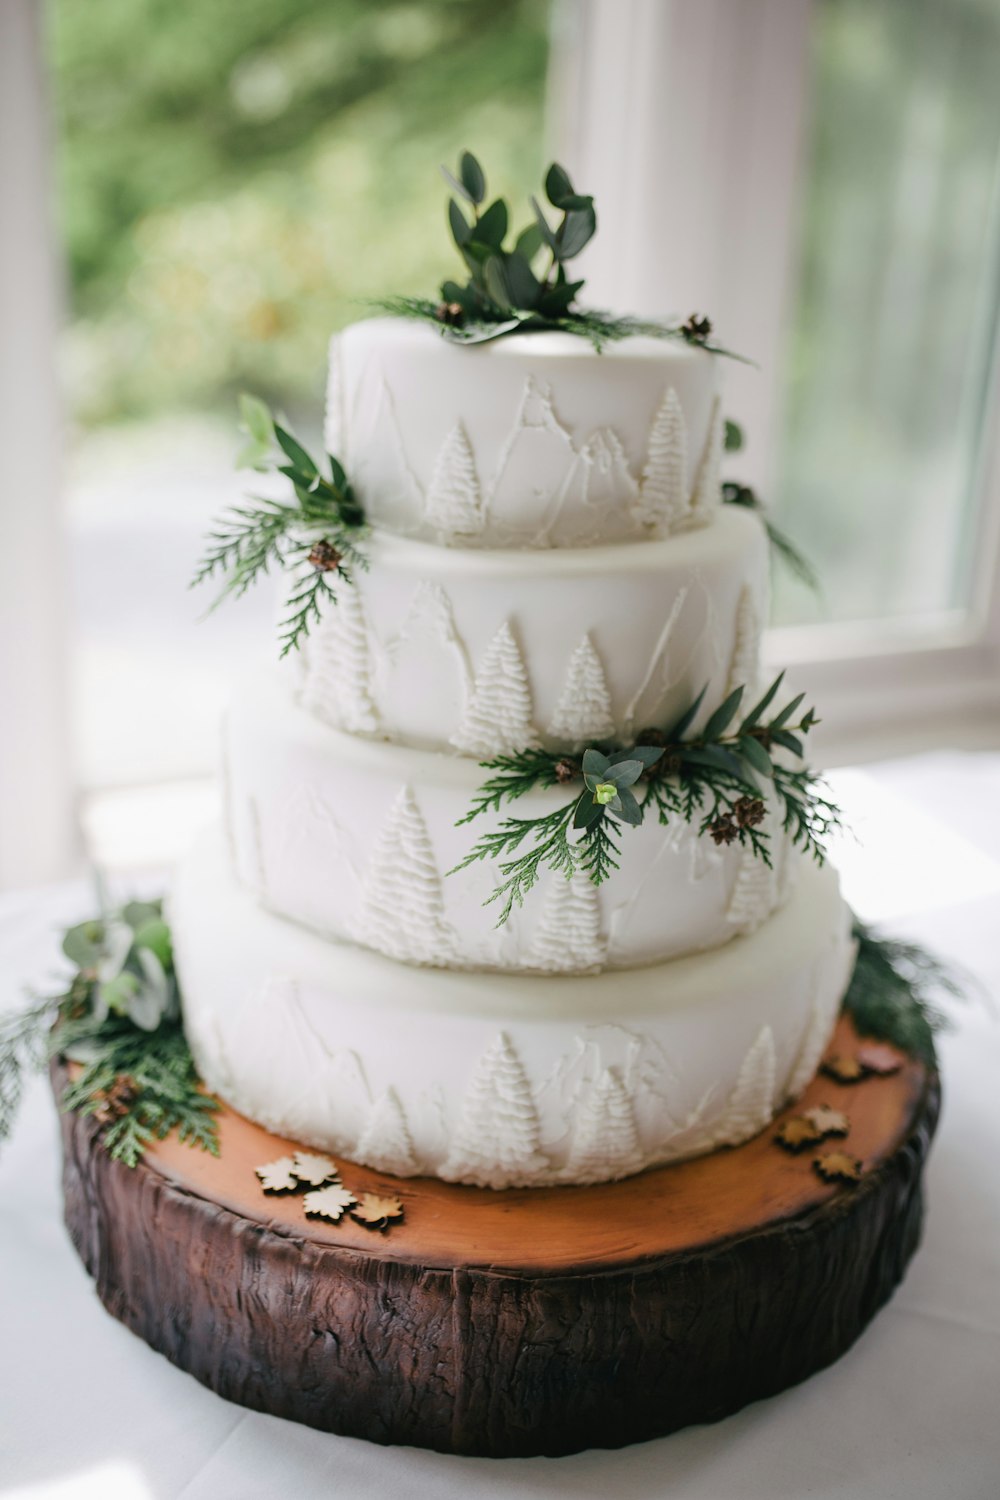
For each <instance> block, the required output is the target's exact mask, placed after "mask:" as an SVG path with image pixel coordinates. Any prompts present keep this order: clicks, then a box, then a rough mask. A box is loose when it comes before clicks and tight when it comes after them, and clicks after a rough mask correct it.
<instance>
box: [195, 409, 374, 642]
mask: <svg viewBox="0 0 1000 1500" xmlns="http://www.w3.org/2000/svg"><path fill="white" fill-rule="evenodd" d="M240 414H241V417H242V424H241V425H242V430H243V432H244V433H245V435H246V442H245V444H244V447H243V449H242V451H241V453H240V455H239V458H238V460H237V464H238V467H240V468H250V469H254V470H255V471H256V472H257V473H259V474H267V473H276V474H281V475H283V476H284V477H285V478H286V479H287V480H288V481H289V483H290V485H291V488H292V492H293V495H294V497H295V498H294V503H291V502H289V501H278V500H271V499H265V498H263V497H262V496H258V495H255V496H250V497H249V498H248V501H247V503H246V504H245V505H240V506H234V507H232V508H231V509H230V510H228V511H226V512H225V513H224V514H223V515H222V516H221V517H220V519H219V520H218V522H217V523H216V526H215V529H214V530H213V531H212V532H211V533H210V534H209V536H208V547H207V550H206V552H205V555H204V557H203V558H202V561H201V563H200V564H199V566H198V569H197V571H196V573H195V575H194V578H193V579H192V580H191V585H192V587H194V586H195V585H197V584H200V583H205V582H206V581H207V580H209V579H212V578H217V577H220V576H221V577H223V578H224V583H223V587H222V591H221V593H220V594H219V596H218V598H217V599H216V600H215V603H214V604H213V605H212V606H211V607H212V609H216V608H217V607H218V605H219V604H221V603H222V601H223V600H224V599H227V598H230V597H233V598H236V599H238V598H240V597H241V596H242V595H243V594H245V593H246V592H247V590H248V589H249V588H250V587H251V586H252V585H253V584H255V583H256V582H257V581H258V579H260V578H261V577H263V576H264V574H266V573H267V572H268V571H269V569H270V568H271V566H272V564H273V565H274V566H276V567H279V568H284V569H286V570H287V571H288V572H289V573H290V575H291V579H292V582H291V587H290V590H289V594H288V599H287V601H286V615H285V618H284V619H283V621H282V622H281V626H280V630H279V635H280V640H281V655H282V656H287V655H288V653H289V652H290V651H293V650H295V649H297V648H298V646H299V645H300V644H301V642H302V640H303V639H304V638H305V637H306V636H307V635H308V634H309V631H310V628H311V627H312V626H313V625H315V624H317V623H318V622H319V620H320V618H321V616H322V611H323V606H324V605H325V604H331V605H332V604H336V602H337V594H336V587H335V585H334V583H333V582H332V579H333V578H334V577H336V579H337V580H338V582H341V583H344V584H347V585H350V584H351V583H352V581H353V569H354V568H366V567H367V566H368V564H367V559H366V558H365V555H364V553H363V551H362V550H361V549H360V547H359V542H360V541H361V540H362V539H363V536H364V527H365V517H364V511H363V510H362V507H361V505H360V503H359V501H358V499H357V497H356V495H355V494H354V491H353V489H352V487H351V485H350V483H349V481H348V478H347V475H346V474H345V472H344V468H343V465H342V464H341V463H340V462H339V460H338V459H337V458H335V457H334V455H333V454H332V453H328V454H327V455H326V472H324V470H323V467H322V466H321V464H319V463H317V462H316V460H315V459H313V458H312V456H311V455H310V454H309V453H308V452H307V451H306V449H305V448H304V447H303V446H302V444H301V443H300V442H299V441H298V439H297V438H295V437H294V436H293V435H292V433H291V432H289V430H288V428H287V427H285V426H284V425H283V424H282V423H280V422H278V421H277V420H276V419H275V418H274V417H273V416H272V414H271V412H270V411H269V409H268V408H267V406H266V405H265V404H264V402H263V401H259V400H258V399H257V398H256V397H254V396H247V395H244V396H241V397H240Z"/></svg>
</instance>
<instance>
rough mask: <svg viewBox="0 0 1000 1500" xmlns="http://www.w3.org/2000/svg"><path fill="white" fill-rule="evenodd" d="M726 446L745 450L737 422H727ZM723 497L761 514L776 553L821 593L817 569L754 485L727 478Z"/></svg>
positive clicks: (730, 450) (734, 450)
mask: <svg viewBox="0 0 1000 1500" xmlns="http://www.w3.org/2000/svg"><path fill="white" fill-rule="evenodd" d="M724 446H725V450H726V452H727V453H740V452H741V451H742V449H743V429H742V427H740V425H739V423H738V422H732V421H727V422H726V429H725V439H724ZM722 501H723V504H724V505H738V506H740V507H741V509H743V510H749V511H752V512H753V514H754V515H755V516H758V517H759V519H760V520H761V522H762V523H763V526H764V530H765V531H766V532H767V539H768V542H769V543H770V545H771V549H772V551H773V552H774V554H775V556H776V557H778V558H780V559H781V561H782V562H783V563H784V564H785V566H786V567H787V568H788V569H789V571H790V572H791V573H792V574H793V575H794V576H795V577H796V578H797V579H798V580H799V582H800V583H803V584H805V586H806V588H808V589H811V590H812V591H813V593H819V591H820V583H819V576H818V574H817V572H816V569H815V568H814V567H813V565H812V563H811V562H810V561H809V559H808V558H807V557H805V556H803V554H802V553H801V552H800V551H799V549H798V547H796V545H795V543H794V542H793V541H792V539H791V537H790V536H789V535H788V534H787V532H784V531H782V530H780V528H779V527H777V526H775V524H774V522H773V521H772V520H771V518H770V516H769V515H768V513H767V506H766V505H765V504H764V502H763V500H761V499H760V497H759V496H758V494H757V492H756V490H754V489H751V487H750V486H749V485H748V484H738V483H736V482H735V481H733V480H729V479H727V480H725V481H724V482H723V485H722Z"/></svg>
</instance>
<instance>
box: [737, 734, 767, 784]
mask: <svg viewBox="0 0 1000 1500" xmlns="http://www.w3.org/2000/svg"><path fill="white" fill-rule="evenodd" d="M738 743H739V751H740V754H741V755H742V757H743V759H744V760H745V761H747V762H748V763H749V764H750V765H751V766H753V768H754V770H755V771H757V772H758V774H759V775H761V776H766V777H768V779H770V778H771V777H772V776H773V775H774V767H773V766H772V765H771V757H770V756H769V755H768V753H767V751H766V750H765V749H764V746H763V745H762V744H761V742H760V740H755V739H754V737H753V735H750V734H746V735H743V736H741V738H740V740H739V742H738Z"/></svg>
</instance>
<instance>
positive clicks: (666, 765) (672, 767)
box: [655, 750, 684, 776]
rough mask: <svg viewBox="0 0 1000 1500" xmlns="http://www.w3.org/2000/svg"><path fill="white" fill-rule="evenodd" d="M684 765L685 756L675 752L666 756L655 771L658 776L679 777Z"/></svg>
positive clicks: (657, 764) (658, 762)
mask: <svg viewBox="0 0 1000 1500" xmlns="http://www.w3.org/2000/svg"><path fill="white" fill-rule="evenodd" d="M683 765H684V758H683V756H681V755H678V753H677V751H676V750H673V751H671V753H670V754H669V755H664V757H663V758H662V760H659V761H657V763H656V767H655V769H656V773H657V775H658V776H679V775H680V774H681V768H682V766H683Z"/></svg>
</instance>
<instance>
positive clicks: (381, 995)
mask: <svg viewBox="0 0 1000 1500" xmlns="http://www.w3.org/2000/svg"><path fill="white" fill-rule="evenodd" d="M171 915H172V922H173V928H174V932H175V935H176V942H177V958H178V963H179V965H180V968H181V972H182V973H183V976H184V993H185V1025H186V1028H187V1032H188V1037H189V1039H190V1042H191V1046H192V1049H193V1052H194V1055H195V1059H196V1061H197V1064H198V1067H199V1070H200V1072H201V1073H202V1075H203V1077H204V1078H205V1081H206V1083H207V1084H208V1086H209V1087H210V1088H212V1089H214V1090H216V1091H217V1092H218V1093H219V1094H221V1095H222V1096H223V1097H224V1098H225V1099H227V1100H228V1101H229V1102H230V1103H231V1104H233V1105H234V1106H235V1108H237V1109H238V1110H241V1111H242V1112H243V1113H245V1114H248V1115H249V1116H251V1118H253V1119H256V1120H259V1121H261V1122H262V1123H263V1124H264V1125H266V1126H267V1127H268V1128H269V1129H272V1130H275V1131H278V1132H279V1133H281V1134H285V1135H291V1136H293V1137H294V1138H295V1139H299V1140H302V1141H305V1142H308V1143H311V1144H313V1145H316V1146H320V1147H323V1148H325V1149H327V1150H331V1151H334V1152H340V1153H343V1154H344V1155H346V1156H348V1157H350V1158H352V1159H354V1160H358V1161H362V1162H364V1163H366V1164H367V1165H371V1166H375V1167H378V1168H379V1169H381V1170H383V1171H388V1172H394V1173H397V1174H399V1175H401V1176H409V1175H413V1174H415V1173H436V1174H437V1175H439V1176H442V1177H445V1178H448V1179H452V1180H456V1181H463V1182H475V1183H480V1184H482V1185H485V1186H489V1187H495V1188H500V1187H511V1186H530V1185H535V1184H540V1183H550V1182H596V1181H603V1180H605V1179H608V1178H614V1177H621V1176H626V1175H628V1174H629V1173H630V1172H635V1171H638V1170H640V1169H641V1168H643V1167H646V1166H650V1165H652V1164H653V1163H656V1162H663V1161H670V1160H673V1159H679V1158H681V1157H685V1156H692V1155H696V1154H698V1153H700V1152H703V1151H707V1150H711V1149H713V1148H714V1147H716V1146H721V1145H734V1144H736V1143H738V1142H739V1141H742V1140H745V1139H746V1138H747V1137H749V1136H751V1135H754V1134H756V1132H757V1131H758V1130H761V1129H763V1128H764V1127H765V1126H766V1125H767V1124H768V1123H769V1121H770V1120H771V1118H772V1116H773V1115H774V1113H775V1112H776V1111H777V1110H778V1109H779V1108H781V1106H782V1105H783V1104H784V1103H785V1101H786V1099H788V1098H789V1097H791V1096H793V1095H794V1094H796V1093H797V1092H799V1091H801V1089H802V1088H803V1087H804V1084H805V1082H807V1081H808V1079H809V1078H811V1077H812V1075H813V1073H814V1072H815V1070H816V1067H817V1065H818V1063H819V1059H820V1056H821V1055H822V1051H823V1048H824V1047H825V1045H826V1043H827V1040H828V1038H829V1035H830V1032H831V1030H832V1028H833V1024H834V1020H835V1018H836V1013H837V1010H838V1008H839V1003H840V999H841V995H842V993H843V989H844V986H845V984H846V981H847V976H848V970H849V966H850V963H851V960H852V954H853V949H852V942H851V937H850V921H849V916H848V913H847V910H846V908H845V906H844V904H843V902H842V901H841V899H840V896H839V894H838V889H837V877H836V875H835V874H834V872H833V871H832V870H830V869H822V870H821V869H817V868H816V867H815V866H810V867H809V869H807V870H806V871H804V872H803V876H802V879H801V880H800V882H799V884H798V887H797V889H796V891H795V893H794V895H793V896H792V897H791V898H790V900H789V901H788V903H787V904H786V906H785V907H784V908H783V909H782V910H781V911H780V912H778V913H777V914H776V915H775V916H773V917H772V918H771V919H770V921H769V922H768V923H767V924H766V925H765V926H764V927H762V928H760V929H759V930H758V931H757V932H756V933H754V934H753V935H752V936H749V937H740V938H736V939H734V940H733V942H731V943H729V944H728V945H727V946H725V947H723V948H720V949H718V950H717V951H716V952H714V953H711V954H703V955H699V956H697V957H693V958H683V959H675V960H673V961H672V962H670V963H665V964H659V965H654V966H650V967H646V968H641V969H633V970H630V971H629V972H627V973H623V974H609V975H600V974H597V975H591V976H582V977H581V976H578V977H574V978H570V977H565V976H552V977H550V976H545V977H541V978H532V977H530V976H527V975H502V976H501V975H492V974H491V975H486V974H471V973H464V972H457V971H451V972H439V971H436V970H431V969H411V968H407V967H404V966H403V965H401V964H397V963H394V962H393V961H392V960H391V959H388V958H384V957H382V956H381V955H377V954H373V953H368V952H366V951H364V950H363V949H361V948H358V947H354V946H351V945H350V944H340V943H334V942H329V941H325V940H324V939H322V938H319V937H317V936H315V935H314V934H312V933H309V932H306V931H304V930H303V929H301V928H298V927H296V926H295V925H294V924H293V923H290V922H287V921H283V920H282V919H280V918H277V917H273V916H270V915H268V914H266V913H263V912H261V910H260V908H259V907H258V905H257V904H256V903H255V901H254V899H253V897H252V895H250V894H249V893H248V892H246V891H243V890H241V889H240V888H239V887H238V886H237V884H236V882H235V881H234V879H233V876H232V873H231V871H230V870H229V868H228V862H227V859H226V856H225V850H224V846H223V844H222V841H221V840H220V839H219V838H218V836H217V835H212V836H211V837H209V838H208V839H205V840H203V841H202V843H201V844H200V845H199V846H198V847H197V848H196V849H195V850H194V851H193V852H192V853H191V854H190V856H189V857H188V858H187V860H186V861H185V863H184V865H183V866H182V868H181V870H180V872H179V874H178V879H177V882H176V887H175V891H174V896H173V902H172V912H171Z"/></svg>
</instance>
